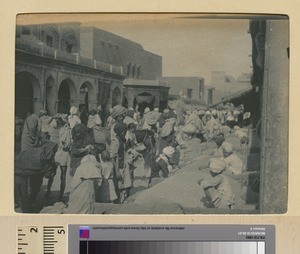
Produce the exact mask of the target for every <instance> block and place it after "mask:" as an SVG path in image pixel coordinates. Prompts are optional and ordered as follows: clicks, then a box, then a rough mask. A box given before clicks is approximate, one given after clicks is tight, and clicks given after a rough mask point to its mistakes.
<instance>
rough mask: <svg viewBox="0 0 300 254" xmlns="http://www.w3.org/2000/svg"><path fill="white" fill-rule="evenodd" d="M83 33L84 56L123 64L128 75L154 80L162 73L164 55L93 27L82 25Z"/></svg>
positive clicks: (82, 52)
mask: <svg viewBox="0 0 300 254" xmlns="http://www.w3.org/2000/svg"><path fill="white" fill-rule="evenodd" d="M81 34H82V36H81V37H83V35H84V36H85V38H82V39H81V54H82V55H83V56H85V57H87V58H90V59H95V60H98V61H101V62H105V63H110V64H114V65H117V66H122V67H123V69H124V74H125V75H126V76H127V77H133V78H139V79H151V80H154V79H156V77H160V76H161V75H162V57H161V56H159V55H156V54H154V53H151V52H148V51H146V50H144V49H143V47H142V46H141V45H140V44H138V43H136V42H133V41H130V40H128V39H126V38H123V37H120V36H118V35H115V34H112V33H110V32H107V31H104V30H101V29H97V28H93V27H81ZM91 41H92V43H93V45H91ZM129 66H130V68H128V67H129ZM128 69H129V70H128Z"/></svg>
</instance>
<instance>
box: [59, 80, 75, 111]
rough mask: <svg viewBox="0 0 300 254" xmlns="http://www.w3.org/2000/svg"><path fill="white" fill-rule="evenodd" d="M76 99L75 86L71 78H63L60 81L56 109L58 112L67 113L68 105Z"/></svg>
mask: <svg viewBox="0 0 300 254" xmlns="http://www.w3.org/2000/svg"><path fill="white" fill-rule="evenodd" d="M76 100H77V94H76V88H75V85H74V83H73V81H72V80H71V79H69V78H68V79H65V80H63V81H62V82H61V83H60V86H59V91H58V109H57V111H58V112H59V113H65V114H68V113H69V111H70V107H71V106H72V104H74V102H75V101H76Z"/></svg>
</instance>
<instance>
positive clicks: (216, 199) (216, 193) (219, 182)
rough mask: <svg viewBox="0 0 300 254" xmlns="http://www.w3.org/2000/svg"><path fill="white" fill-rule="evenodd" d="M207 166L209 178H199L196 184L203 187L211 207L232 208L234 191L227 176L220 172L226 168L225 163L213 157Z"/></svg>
mask: <svg viewBox="0 0 300 254" xmlns="http://www.w3.org/2000/svg"><path fill="white" fill-rule="evenodd" d="M209 168H210V174H211V176H212V178H211V179H209V180H203V179H200V180H198V184H199V185H200V186H201V187H202V188H203V190H204V193H205V195H206V198H207V199H208V201H209V203H210V205H211V207H214V208H223V209H233V208H234V204H235V198H234V193H233V190H232V187H231V185H230V183H229V181H228V178H227V177H226V176H225V175H223V174H222V172H223V171H224V170H225V168H226V163H225V162H224V161H222V160H219V159H213V160H211V162H210V165H209Z"/></svg>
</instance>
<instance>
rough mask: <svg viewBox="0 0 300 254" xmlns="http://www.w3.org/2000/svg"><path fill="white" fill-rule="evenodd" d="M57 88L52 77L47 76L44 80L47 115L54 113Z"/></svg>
mask: <svg viewBox="0 0 300 254" xmlns="http://www.w3.org/2000/svg"><path fill="white" fill-rule="evenodd" d="M56 96H57V90H56V86H55V82H54V79H53V78H52V77H51V76H49V77H48V78H47V80H46V110H47V112H48V114H49V115H54V114H55V113H56Z"/></svg>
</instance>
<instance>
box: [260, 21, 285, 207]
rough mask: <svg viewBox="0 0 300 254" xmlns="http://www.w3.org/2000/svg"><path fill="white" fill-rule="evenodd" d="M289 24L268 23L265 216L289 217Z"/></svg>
mask: <svg viewBox="0 0 300 254" xmlns="http://www.w3.org/2000/svg"><path fill="white" fill-rule="evenodd" d="M288 47H289V21H288V20H273V21H267V23H266V42H265V63H264V67H265V68H264V81H263V88H262V91H261V92H262V105H261V106H262V115H261V125H262V128H261V188H260V189H261V195H260V209H261V212H262V213H285V212H286V211H287V197H288V196H287V190H288V129H289V127H288V114H289V110H288V104H289V101H288V96H289V89H288V87H289V58H288V52H287V49H288Z"/></svg>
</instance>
